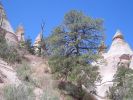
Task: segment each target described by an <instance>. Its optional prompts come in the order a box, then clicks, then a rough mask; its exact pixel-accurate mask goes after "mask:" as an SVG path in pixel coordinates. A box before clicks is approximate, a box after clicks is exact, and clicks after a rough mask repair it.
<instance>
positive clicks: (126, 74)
mask: <svg viewBox="0 0 133 100" xmlns="http://www.w3.org/2000/svg"><path fill="white" fill-rule="evenodd" d="M107 94H108V96H109V98H110V99H112V100H132V98H133V95H132V94H133V70H132V69H130V68H127V67H125V66H121V67H119V68H118V70H117V72H116V74H115V75H114V84H113V86H112V87H110V89H109V91H108V92H107Z"/></svg>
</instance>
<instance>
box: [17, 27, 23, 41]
mask: <svg viewBox="0 0 133 100" xmlns="http://www.w3.org/2000/svg"><path fill="white" fill-rule="evenodd" d="M16 35H17V37H18V41H19V42H24V41H25V37H24V27H23V26H22V25H19V26H18V28H17V30H16Z"/></svg>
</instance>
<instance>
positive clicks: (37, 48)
mask: <svg viewBox="0 0 133 100" xmlns="http://www.w3.org/2000/svg"><path fill="white" fill-rule="evenodd" d="M41 41H42V33H39V34H38V36H37V37H36V39H35V42H34V45H33V46H34V50H35V54H37V55H39V53H40V52H41Z"/></svg>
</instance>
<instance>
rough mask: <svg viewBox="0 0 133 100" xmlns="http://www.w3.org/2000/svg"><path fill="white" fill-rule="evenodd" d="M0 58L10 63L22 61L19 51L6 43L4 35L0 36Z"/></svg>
mask: <svg viewBox="0 0 133 100" xmlns="http://www.w3.org/2000/svg"><path fill="white" fill-rule="evenodd" d="M0 57H1V58H3V59H4V60H6V61H7V62H10V63H14V62H20V61H21V57H20V55H19V54H18V51H17V50H16V48H15V47H13V46H9V45H8V44H7V43H6V39H5V37H4V35H0Z"/></svg>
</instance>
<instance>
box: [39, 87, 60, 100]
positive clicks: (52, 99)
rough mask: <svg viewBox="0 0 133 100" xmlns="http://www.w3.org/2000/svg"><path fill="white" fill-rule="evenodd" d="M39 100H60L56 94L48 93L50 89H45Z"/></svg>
mask: <svg viewBox="0 0 133 100" xmlns="http://www.w3.org/2000/svg"><path fill="white" fill-rule="evenodd" d="M41 100H60V99H59V97H58V96H57V95H56V94H54V93H53V92H52V91H50V89H49V90H48V89H47V90H46V91H44V93H43V95H42V97H41Z"/></svg>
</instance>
